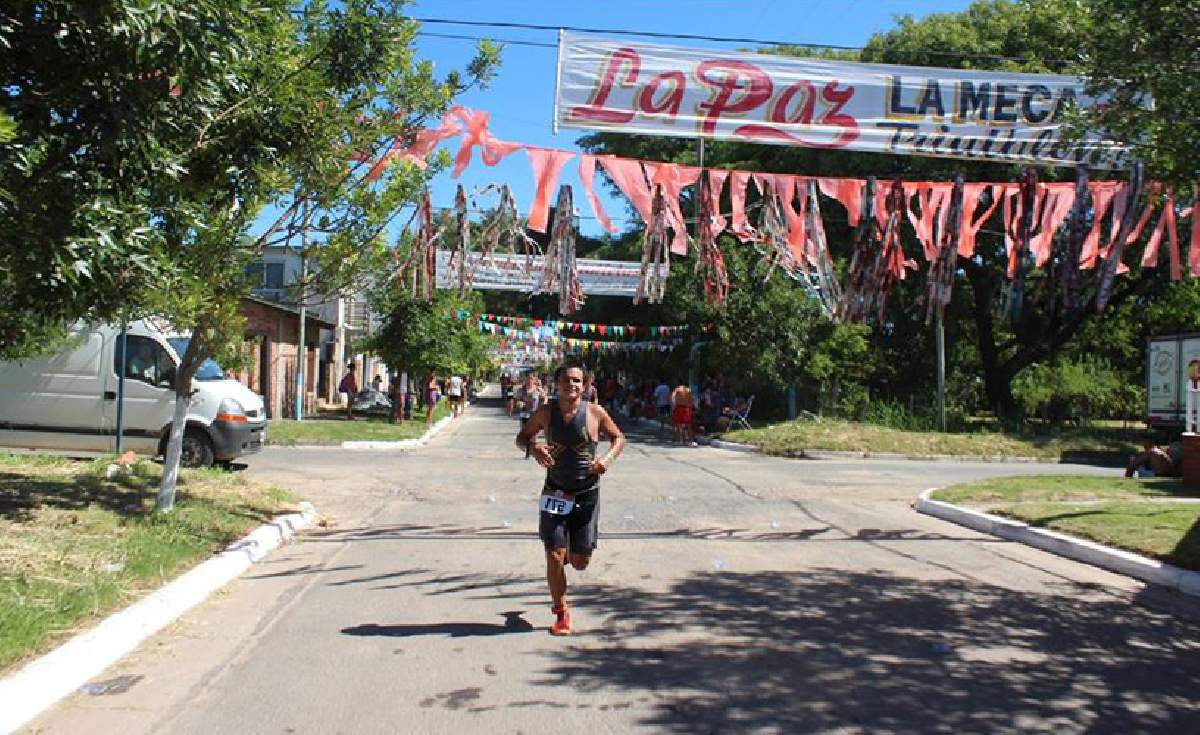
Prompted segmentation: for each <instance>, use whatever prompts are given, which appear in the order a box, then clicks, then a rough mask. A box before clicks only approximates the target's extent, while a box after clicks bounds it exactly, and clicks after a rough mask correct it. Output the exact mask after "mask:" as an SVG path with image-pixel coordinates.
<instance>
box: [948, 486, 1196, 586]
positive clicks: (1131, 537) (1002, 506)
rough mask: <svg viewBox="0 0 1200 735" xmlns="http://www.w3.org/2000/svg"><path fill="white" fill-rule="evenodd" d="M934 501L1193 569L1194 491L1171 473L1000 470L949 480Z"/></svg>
mask: <svg viewBox="0 0 1200 735" xmlns="http://www.w3.org/2000/svg"><path fill="white" fill-rule="evenodd" d="M933 498H934V499H936V500H942V501H945V502H947V503H954V504H956V505H966V506H972V507H976V508H981V509H983V510H986V511H988V512H990V513H995V514H997V515H1002V516H1005V517H1008V518H1013V519H1016V520H1019V521H1023V522H1025V523H1028V524H1029V525H1031V526H1035V527H1038V528H1049V529H1052V530H1055V531H1060V532H1062V533H1066V534H1069V535H1072V536H1078V537H1080V538H1086V539H1090V540H1092V541H1096V542H1098V543H1101V544H1105V545H1108V546H1114V547H1117V548H1120V549H1125V550H1127V551H1133V552H1135V553H1138V554H1142V555H1145V556H1149V557H1153V558H1155V559H1161V560H1162V561H1165V562H1168V563H1171V564H1175V565H1176V566H1180V567H1183V568H1185V569H1192V570H1196V571H1200V502H1195V503H1190V502H1183V503H1181V502H1172V501H1178V500H1181V499H1182V500H1187V499H1196V500H1197V501H1200V491H1198V490H1197V489H1196V488H1188V487H1185V486H1184V485H1183V484H1182V483H1181V482H1179V481H1178V480H1170V479H1148V480H1133V479H1125V478H1123V477H1076V476H1059V477H1049V476H1046V477H1043V476H1033V477H1006V478H994V479H989V480H980V481H979V482H973V483H968V484H964V485H953V486H950V487H947V488H945V489H942V490H938V491H937V492H935V493H934V494H933Z"/></svg>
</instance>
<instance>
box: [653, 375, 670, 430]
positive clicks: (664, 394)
mask: <svg viewBox="0 0 1200 735" xmlns="http://www.w3.org/2000/svg"><path fill="white" fill-rule="evenodd" d="M653 399H654V412H655V413H656V414H657V415H658V423H659V424H660V425H661V426H663V427H664V428H665V427H666V424H667V419H668V418H669V417H670V415H671V386H669V385H667V381H665V380H660V381H659V382H658V385H657V386H655V387H654V395H653Z"/></svg>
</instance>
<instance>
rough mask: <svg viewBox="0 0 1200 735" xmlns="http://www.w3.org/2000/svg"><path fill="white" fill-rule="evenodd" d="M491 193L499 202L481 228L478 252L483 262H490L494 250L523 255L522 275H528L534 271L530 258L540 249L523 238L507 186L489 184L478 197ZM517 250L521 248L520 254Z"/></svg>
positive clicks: (522, 230)
mask: <svg viewBox="0 0 1200 735" xmlns="http://www.w3.org/2000/svg"><path fill="white" fill-rule="evenodd" d="M492 191H496V192H498V193H499V195H500V201H499V203H498V204H497V205H496V207H495V209H494V210H493V212H492V214H491V215H490V216H489V217H488V219H487V221H486V222H485V223H484V225H483V232H482V243H481V245H480V252H481V254H482V255H483V256H484V257H485V258H490V256H491V255H492V253H494V252H495V251H497V250H501V251H503V252H508V253H512V254H513V255H518V254H520V255H524V256H525V269H524V271H523V272H524V273H525V274H526V275H528V274H529V272H530V271H531V270H532V268H533V257H534V256H535V255H539V254H541V252H542V249H541V247H540V246H539V245H538V244H537V242H536V241H535V240H534V239H533V238H531V237H530V236H529V235H527V234H525V227H524V226H523V225H522V224H521V215H520V214H519V213H518V212H517V202H516V199H514V198H513V195H512V191H511V190H510V189H509V188H508V185H507V184H501V185H499V186H496V185H495V184H492V185H490V186H488V187H486V188H485V189H484V190H483V191H482V192H480V195H486V194H488V193H490V192H492ZM518 248H520V250H519V252H518Z"/></svg>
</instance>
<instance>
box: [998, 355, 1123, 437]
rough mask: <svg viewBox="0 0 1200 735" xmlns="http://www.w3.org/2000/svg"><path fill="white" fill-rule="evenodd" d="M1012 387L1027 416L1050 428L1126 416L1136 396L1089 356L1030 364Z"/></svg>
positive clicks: (1117, 376)
mask: <svg viewBox="0 0 1200 735" xmlns="http://www.w3.org/2000/svg"><path fill="white" fill-rule="evenodd" d="M1012 388H1013V396H1014V397H1015V398H1016V399H1017V402H1018V403H1020V404H1021V407H1022V409H1023V410H1024V412H1025V415H1026V416H1027V417H1032V416H1037V417H1039V418H1041V419H1043V420H1044V421H1046V422H1047V423H1049V424H1051V425H1053V426H1057V425H1060V424H1062V423H1064V422H1068V421H1069V422H1074V423H1079V424H1085V423H1087V422H1089V421H1091V420H1093V419H1098V418H1109V417H1125V416H1129V415H1130V414H1131V413H1132V412H1133V411H1135V410H1136V407H1135V406H1136V403H1137V396H1138V390H1137V389H1136V387H1134V389H1133V390H1131V386H1130V385H1129V384H1128V383H1127V382H1126V381H1125V380H1123V379H1122V377H1121V375H1120V374H1119V373H1118V372H1117V371H1116V370H1114V369H1113V368H1112V366H1111V365H1110V364H1109V363H1108V361H1107V360H1104V359H1102V358H1097V357H1091V356H1084V357H1080V358H1077V359H1068V360H1059V361H1057V362H1053V363H1046V364H1038V365H1031V366H1030V367H1028V368H1026V369H1024V370H1022V371H1021V372H1020V373H1018V374H1017V376H1016V378H1014V379H1013V386H1012Z"/></svg>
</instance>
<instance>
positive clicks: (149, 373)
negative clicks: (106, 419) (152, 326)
mask: <svg viewBox="0 0 1200 735" xmlns="http://www.w3.org/2000/svg"><path fill="white" fill-rule="evenodd" d="M128 339H129V346H128V348H127V352H126V363H125V370H124V371H122V369H121V347H122V345H121V342H122V338H121V335H117V341H116V349H115V350H114V354H113V372H114V373H116V374H117V375H120V374H121V373H122V372H124V373H125V378H126V380H139V381H141V382H143V383H148V384H150V385H154V386H158V387H160V388H171V387H173V386H174V385H175V361H174V360H172V359H171V356H170V355H169V354H167V351H166V350H165V349H163V347H162V345H160V344H159V343H158V342H155V341H154V340H152V339H150V338H149V337H138V336H136V335H132V334H131V335H129V337H128Z"/></svg>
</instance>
